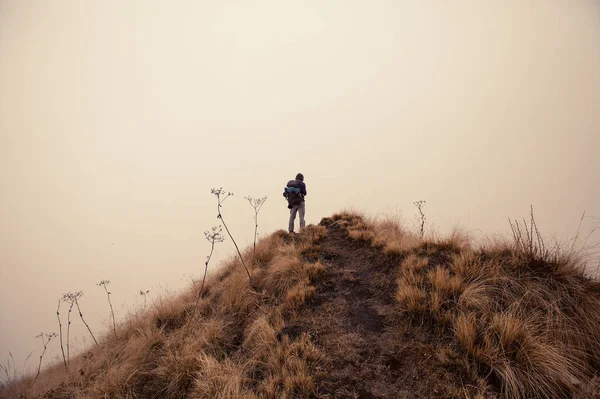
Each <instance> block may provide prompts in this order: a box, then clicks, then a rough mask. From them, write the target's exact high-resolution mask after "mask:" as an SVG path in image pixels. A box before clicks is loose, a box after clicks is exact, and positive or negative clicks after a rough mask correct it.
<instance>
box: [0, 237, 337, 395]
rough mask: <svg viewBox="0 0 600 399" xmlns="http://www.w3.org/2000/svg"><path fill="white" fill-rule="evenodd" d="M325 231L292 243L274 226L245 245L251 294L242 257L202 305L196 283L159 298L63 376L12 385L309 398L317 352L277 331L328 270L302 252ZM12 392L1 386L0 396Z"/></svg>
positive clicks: (78, 391)
mask: <svg viewBox="0 0 600 399" xmlns="http://www.w3.org/2000/svg"><path fill="white" fill-rule="evenodd" d="M325 235H326V229H325V227H322V226H309V227H307V228H306V229H305V230H304V232H303V233H302V234H300V235H298V237H296V239H295V240H293V241H290V240H287V239H286V238H287V237H286V235H285V234H282V233H281V232H276V233H274V234H272V235H271V236H270V237H267V238H265V239H263V240H261V241H260V242H258V243H257V247H256V255H255V256H252V251H245V253H244V256H245V257H246V259H245V261H246V264H248V265H251V267H250V269H251V270H250V272H251V274H252V278H253V282H254V285H255V288H256V290H253V289H252V288H251V287H250V286H249V282H248V277H247V275H246V273H245V271H244V269H243V268H242V267H241V264H240V262H239V260H238V259H232V260H230V261H229V263H228V264H226V265H224V266H223V267H222V269H221V270H220V272H219V273H217V274H216V275H213V276H210V277H209V280H208V281H207V283H206V287H205V292H204V293H203V297H202V298H200V301H199V303H198V311H196V312H193V309H194V304H195V302H196V300H195V299H196V298H197V295H198V289H199V286H196V285H194V286H193V287H191V289H190V290H189V291H187V292H184V293H183V294H181V295H180V296H178V297H174V298H162V299H161V300H159V301H157V302H156V303H155V304H154V306H153V307H152V308H150V309H148V311H146V312H143V313H140V314H137V315H133V316H131V317H130V318H129V319H128V320H127V321H125V322H123V323H121V325H119V326H117V332H118V334H116V335H114V334H108V335H106V336H104V337H103V338H102V339H101V340H100V347H98V348H90V350H89V351H87V352H86V353H84V354H82V355H81V356H79V357H77V358H76V359H74V360H73V361H72V364H73V367H72V371H71V372H70V373H69V374H66V373H65V372H64V369H63V370H61V369H60V367H59V366H60V365H55V366H52V367H50V368H48V369H47V370H45V371H44V372H43V373H42V374H41V375H40V378H39V379H38V381H37V383H36V384H35V385H34V384H33V381H32V380H31V379H30V378H24V379H21V380H19V385H18V386H17V384H16V382H15V383H14V384H13V385H11V387H10V389H13V390H14V392H15V393H16V392H18V393H19V394H22V395H24V397H34V396H37V395H40V394H41V393H45V394H46V395H47V397H49V398H71V397H78V398H88V397H90V398H91V397H111V398H183V397H186V398H188V397H189V398H233V397H236V398H237V397H266V398H284V397H290V398H291V397H299V396H308V395H311V394H314V389H315V381H314V379H313V378H314V377H313V376H312V373H311V372H310V370H312V369H314V368H315V366H316V365H317V364H318V362H320V361H321V360H322V355H321V354H320V353H319V351H318V350H317V349H316V347H314V345H313V344H312V343H311V340H310V339H309V337H308V336H306V335H302V336H299V337H296V339H294V340H292V339H290V338H289V337H288V336H287V335H285V334H282V333H281V332H282V329H283V328H284V326H285V317H286V314H288V313H289V312H294V311H296V309H297V308H298V307H299V306H301V305H302V304H303V303H304V302H305V301H306V300H307V299H308V298H310V296H311V295H312V294H313V293H314V286H313V285H312V284H313V282H314V281H316V279H318V277H319V276H320V275H321V274H322V273H323V272H324V270H325V265H323V264H322V263H320V262H315V263H306V262H303V261H302V260H301V251H302V250H303V249H305V248H307V247H310V246H313V245H316V243H318V242H319V240H322V239H323V238H324V237H325ZM2 395H8V393H7V391H6V390H4V391H3V392H0V396H2Z"/></svg>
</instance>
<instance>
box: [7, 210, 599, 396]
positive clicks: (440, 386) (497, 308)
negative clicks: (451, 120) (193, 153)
mask: <svg viewBox="0 0 600 399" xmlns="http://www.w3.org/2000/svg"><path fill="white" fill-rule="evenodd" d="M524 242H525V243H527V242H528V243H530V244H531V245H529V246H528V245H522V244H523V242H521V243H519V242H517V243H509V242H499V243H495V244H489V245H487V246H483V247H478V248H475V247H473V246H472V245H471V243H470V242H469V240H468V239H467V238H466V237H465V236H463V235H461V234H459V233H455V234H452V235H450V236H449V237H447V238H442V239H422V238H420V237H417V236H415V235H413V234H411V233H409V232H407V231H405V230H404V229H403V228H402V226H400V225H399V224H397V223H395V222H393V221H390V220H372V219H369V218H366V217H363V216H361V215H359V214H356V213H351V212H342V213H339V214H336V215H333V216H332V217H330V218H325V219H323V220H322V221H321V223H320V224H319V225H318V226H309V227H307V228H306V229H305V230H304V231H303V232H302V233H300V234H297V235H296V236H291V237H290V236H288V235H287V234H286V233H285V232H284V231H277V232H275V233H273V234H272V235H270V236H268V237H266V238H264V239H262V240H261V241H259V242H258V243H257V246H256V253H253V251H252V250H251V249H248V250H246V251H245V252H244V253H243V256H244V259H245V263H246V265H248V266H249V270H250V273H251V276H252V282H253V286H254V287H251V286H250V284H249V279H248V275H247V274H246V271H245V270H244V268H243V267H242V264H241V262H240V260H239V259H233V260H231V261H229V262H228V263H227V264H225V265H224V266H223V267H222V268H221V269H220V270H219V272H218V273H215V274H214V275H212V276H210V278H209V280H208V281H207V283H206V285H205V290H204V291H203V294H202V297H201V298H200V300H199V301H198V302H197V299H198V291H199V289H200V284H199V283H198V284H194V285H193V286H191V287H190V288H189V289H188V290H187V291H186V292H184V293H183V294H181V295H180V296H178V297H173V298H164V299H163V300H161V301H159V302H157V303H156V305H155V306H153V307H152V308H150V309H149V310H147V311H144V312H141V313H139V314H137V315H134V316H131V317H130V318H129V319H127V320H126V321H124V322H122V323H120V324H119V325H117V328H116V333H114V332H112V331H110V332H107V333H106V334H105V336H104V337H102V338H101V339H99V346H98V347H93V348H90V349H89V350H88V351H86V352H85V353H83V354H81V355H80V356H78V357H77V358H75V359H73V360H72V363H71V367H70V370H69V372H68V373H66V372H65V370H64V368H63V367H62V364H56V365H54V366H52V367H49V368H47V369H46V370H44V371H43V372H42V374H41V375H40V377H39V378H38V380H37V381H36V382H35V383H34V381H33V377H27V378H23V379H21V380H19V381H14V382H13V383H12V384H11V385H9V386H7V387H4V388H2V389H1V390H0V397H2V398H10V397H17V398H19V397H24V398H55V399H66V398H301V397H302V398H304V397H315V398H334V397H335V398H503V397H506V398H547V397H552V398H592V397H600V339H599V338H598V337H600V283H599V282H598V281H595V280H593V279H590V278H589V277H587V276H586V275H585V274H584V273H583V270H582V269H581V266H580V264H579V262H578V261H577V259H576V258H574V257H573V256H567V255H561V254H560V253H556V252H549V251H545V250H542V248H540V247H539V246H538V245H537V244H536V243H535V242H533V237H531V238H529V239H528V241H527V240H525V241H524ZM196 303H197V304H196Z"/></svg>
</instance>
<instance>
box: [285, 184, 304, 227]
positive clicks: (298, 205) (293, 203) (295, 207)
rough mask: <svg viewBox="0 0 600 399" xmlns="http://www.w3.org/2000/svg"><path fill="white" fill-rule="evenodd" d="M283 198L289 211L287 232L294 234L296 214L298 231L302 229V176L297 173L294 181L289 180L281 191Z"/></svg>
mask: <svg viewBox="0 0 600 399" xmlns="http://www.w3.org/2000/svg"><path fill="white" fill-rule="evenodd" d="M283 196H284V197H285V198H286V199H287V201H288V209H289V210H290V223H289V227H288V231H289V232H290V234H293V233H294V223H295V221H296V213H299V214H300V230H302V229H304V225H305V222H304V212H305V210H306V208H305V202H304V197H305V196H306V184H304V175H302V173H298V174H297V175H296V180H290V181H289V182H288V184H287V186H286V187H285V189H284V190H283Z"/></svg>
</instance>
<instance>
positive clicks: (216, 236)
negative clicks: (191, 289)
mask: <svg viewBox="0 0 600 399" xmlns="http://www.w3.org/2000/svg"><path fill="white" fill-rule="evenodd" d="M222 231H223V229H222V228H221V226H218V227H213V228H211V230H210V231H205V232H204V236H205V237H206V240H207V241H208V242H210V254H208V256H207V257H206V262H204V277H202V285H201V286H200V291H198V298H197V299H196V305H195V306H194V312H193V314H192V317H193V315H195V314H196V309H197V308H198V302H200V298H201V297H202V290H203V289H204V282H205V281H206V273H207V271H208V263H209V262H210V258H211V257H212V254H213V252H214V250H215V243H218V242H223V241H224V240H225V237H223V234H222Z"/></svg>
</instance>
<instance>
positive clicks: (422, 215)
mask: <svg viewBox="0 0 600 399" xmlns="http://www.w3.org/2000/svg"><path fill="white" fill-rule="evenodd" d="M414 204H415V206H416V207H417V209H418V210H419V216H420V218H421V228H420V231H419V233H420V234H421V238H423V236H424V235H425V219H426V218H425V213H423V207H425V204H426V201H415V202H414Z"/></svg>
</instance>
